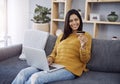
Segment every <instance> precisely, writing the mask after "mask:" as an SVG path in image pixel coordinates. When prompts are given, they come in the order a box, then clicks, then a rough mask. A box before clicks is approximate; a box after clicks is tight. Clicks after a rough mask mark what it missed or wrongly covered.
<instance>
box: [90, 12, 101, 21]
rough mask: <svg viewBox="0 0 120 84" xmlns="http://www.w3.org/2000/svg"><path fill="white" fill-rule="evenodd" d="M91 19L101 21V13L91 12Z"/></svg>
mask: <svg viewBox="0 0 120 84" xmlns="http://www.w3.org/2000/svg"><path fill="white" fill-rule="evenodd" d="M90 21H100V14H95V13H91V14H90Z"/></svg>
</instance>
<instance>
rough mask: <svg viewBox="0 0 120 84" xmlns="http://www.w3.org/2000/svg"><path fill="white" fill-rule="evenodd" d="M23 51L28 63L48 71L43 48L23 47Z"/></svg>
mask: <svg viewBox="0 0 120 84" xmlns="http://www.w3.org/2000/svg"><path fill="white" fill-rule="evenodd" d="M24 53H25V56H26V59H27V63H28V65H30V66H33V67H36V68H38V69H42V70H45V71H49V66H48V62H47V58H46V54H45V51H44V50H42V49H36V48H31V47H24Z"/></svg>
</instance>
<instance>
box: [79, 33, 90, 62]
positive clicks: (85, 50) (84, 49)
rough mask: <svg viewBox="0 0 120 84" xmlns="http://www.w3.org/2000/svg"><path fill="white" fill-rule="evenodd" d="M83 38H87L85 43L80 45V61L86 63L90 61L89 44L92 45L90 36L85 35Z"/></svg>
mask: <svg viewBox="0 0 120 84" xmlns="http://www.w3.org/2000/svg"><path fill="white" fill-rule="evenodd" d="M85 36H86V37H87V42H86V43H85V44H81V48H80V60H81V61H82V62H83V63H87V62H88V61H89V60H90V56H91V44H92V37H91V35H90V34H88V33H86V34H85Z"/></svg>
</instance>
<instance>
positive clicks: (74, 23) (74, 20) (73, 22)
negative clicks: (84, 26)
mask: <svg viewBox="0 0 120 84" xmlns="http://www.w3.org/2000/svg"><path fill="white" fill-rule="evenodd" d="M69 25H70V27H71V28H72V30H73V32H74V31H77V29H78V27H79V26H80V19H79V18H78V16H77V15H75V14H72V15H71V16H70V18H69Z"/></svg>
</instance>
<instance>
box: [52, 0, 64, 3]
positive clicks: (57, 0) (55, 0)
mask: <svg viewBox="0 0 120 84" xmlns="http://www.w3.org/2000/svg"><path fill="white" fill-rule="evenodd" d="M65 1H66V0H53V2H55V3H60V2H63V3H64V2H65Z"/></svg>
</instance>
